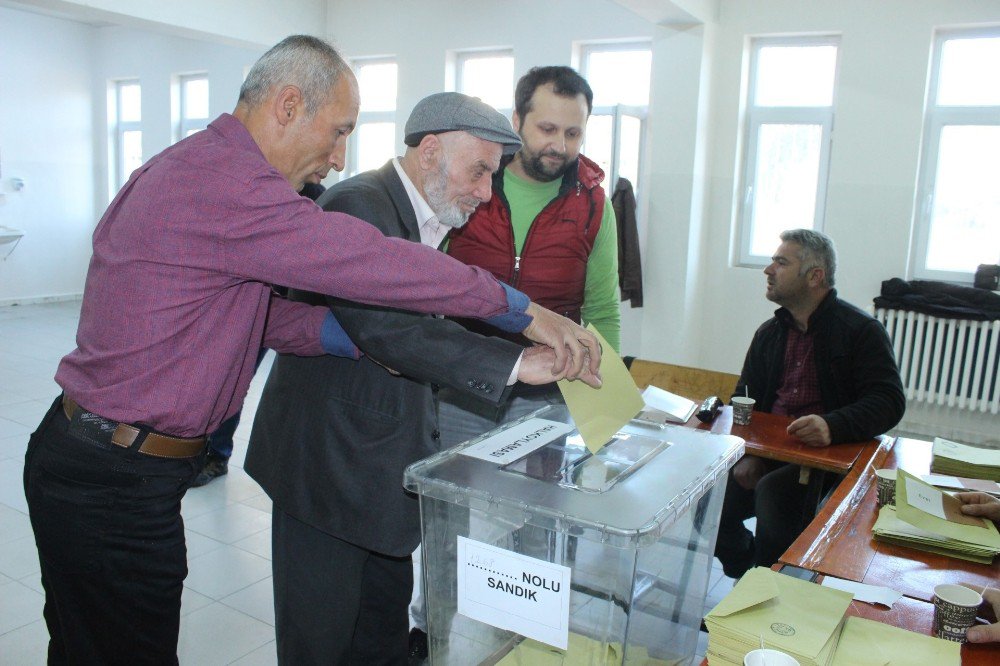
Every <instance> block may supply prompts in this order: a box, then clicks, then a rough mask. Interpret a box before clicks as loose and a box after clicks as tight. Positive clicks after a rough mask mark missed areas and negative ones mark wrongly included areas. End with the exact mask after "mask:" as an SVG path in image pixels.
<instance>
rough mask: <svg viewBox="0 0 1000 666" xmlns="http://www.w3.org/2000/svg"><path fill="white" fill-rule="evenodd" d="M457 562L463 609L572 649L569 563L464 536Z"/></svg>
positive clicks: (500, 625)
mask: <svg viewBox="0 0 1000 666" xmlns="http://www.w3.org/2000/svg"><path fill="white" fill-rule="evenodd" d="M457 566H458V571H457V574H458V612H459V613H461V614H462V615H465V616H466V617H470V618H472V619H473V620H478V621H480V622H485V623H486V624H489V625H491V626H494V627H498V628H500V629H507V630H508V631H516V632H517V633H519V634H521V635H522V636H526V637H528V638H534V639H535V640H537V641H541V642H542V643H547V644H548V645H551V646H553V647H557V648H559V649H560V650H565V649H567V647H568V646H569V596H570V590H569V583H570V574H571V572H572V570H571V569H570V568H569V567H564V566H562V565H561V564H553V563H552V562H546V561H545V560H539V559H535V558H534V557H528V556H526V555H521V554H520V553H514V552H511V551H509V550H503V549H502V548H497V547H496V546H491V545H489V544H485V543H480V542H478V541H473V540H472V539H466V538H465V537H463V536H459V537H458V558H457Z"/></svg>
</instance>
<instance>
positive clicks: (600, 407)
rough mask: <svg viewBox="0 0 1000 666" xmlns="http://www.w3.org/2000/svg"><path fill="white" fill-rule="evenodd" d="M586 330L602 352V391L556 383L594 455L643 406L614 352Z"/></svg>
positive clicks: (566, 381)
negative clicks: (595, 339)
mask: <svg viewBox="0 0 1000 666" xmlns="http://www.w3.org/2000/svg"><path fill="white" fill-rule="evenodd" d="M587 330H589V331H590V332H591V333H593V334H594V335H596V336H597V339H598V340H599V341H600V343H601V348H602V350H603V352H602V353H601V379H602V382H603V384H602V386H601V388H596V389H595V388H593V387H591V386H587V385H586V384H584V383H583V382H581V381H572V382H571V381H568V380H565V379H561V380H559V382H558V383H559V391H560V392H561V393H562V396H563V400H565V401H566V406H567V407H568V408H569V413H570V416H572V417H573V421H574V423H576V428H577V430H579V431H580V436H581V437H582V438H583V443H584V444H586V445H587V449H588V450H589V451H590V452H591V453H597V451H598V450H599V449H600V448H601V447H602V446H604V445H605V444H607V443H608V442H609V441H610V440H611V437H612V436H613V435H614V434H615V433H616V432H618V431H619V430H621V428H622V426H623V425H625V424H626V423H628V422H629V421H631V420H632V418H633V417H635V415H636V414H638V413H639V412H640V411H642V408H643V407H645V403H644V402H643V401H642V395H641V394H640V393H639V389H638V388H637V387H636V385H635V380H633V379H632V375H630V374H629V371H628V368H626V367H625V364H624V363H622V360H621V358H620V357H619V356H618V354H616V353H615V350H614V348H613V347H612V346H611V345H609V344H608V342H607V341H606V340H605V339H604V338H602V337H601V334H600V333H598V332H597V329H596V328H594V327H593V325H588V326H587Z"/></svg>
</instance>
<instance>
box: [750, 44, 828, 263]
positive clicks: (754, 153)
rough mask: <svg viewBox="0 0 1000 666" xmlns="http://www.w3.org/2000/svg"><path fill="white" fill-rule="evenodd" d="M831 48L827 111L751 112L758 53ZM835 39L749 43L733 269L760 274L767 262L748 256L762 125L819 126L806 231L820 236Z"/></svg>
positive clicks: (756, 108)
mask: <svg viewBox="0 0 1000 666" xmlns="http://www.w3.org/2000/svg"><path fill="white" fill-rule="evenodd" d="M773 46H786V47H793V46H794V47H803V46H833V47H835V48H836V49H837V58H836V62H835V64H834V74H833V91H832V93H831V96H830V105H829V106H766V107H760V106H757V105H756V104H755V103H754V102H755V96H756V93H757V77H758V74H759V61H760V51H761V49H763V48H766V47H773ZM840 53H841V49H840V36H839V35H832V34H831V35H790V36H783V37H753V38H751V40H750V44H749V66H748V71H747V86H746V94H745V95H744V104H745V109H746V110H745V114H744V115H745V120H744V124H743V131H744V132H745V134H744V145H745V149H744V154H743V159H742V165H741V168H740V187H739V189H738V190H737V192H738V193H739V196H738V198H737V207H738V214H737V215H736V219H737V221H738V233H737V238H738V241H739V246H738V255H737V261H736V265H738V266H744V267H748V268H763V267H764V266H767V265H768V264H769V263H770V262H771V256H770V254H767V255H760V254H753V252H752V251H751V248H752V246H753V237H754V229H753V218H754V211H755V208H754V203H755V201H754V189H755V187H756V173H757V159H758V150H759V147H760V145H759V143H760V130H761V128H763V127H764V126H766V125H808V126H815V125H819V126H820V127H821V128H822V130H821V138H820V155H819V169H818V172H817V174H816V201H815V205H814V206H813V220H812V227H811V228H812V229H814V230H816V231H822V230H823V227H824V224H825V221H826V220H825V217H826V198H827V186H828V184H829V179H830V156H831V153H832V149H833V133H834V120H835V116H836V111H835V109H836V106H837V89H838V82H839V80H840Z"/></svg>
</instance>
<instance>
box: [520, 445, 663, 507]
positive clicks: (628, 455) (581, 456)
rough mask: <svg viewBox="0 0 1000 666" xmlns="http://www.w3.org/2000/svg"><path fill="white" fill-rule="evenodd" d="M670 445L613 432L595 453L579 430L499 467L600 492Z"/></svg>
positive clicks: (579, 488) (568, 485)
mask: <svg viewBox="0 0 1000 666" xmlns="http://www.w3.org/2000/svg"><path fill="white" fill-rule="evenodd" d="M669 446H670V443H669V442H667V441H664V440H658V439H654V438H652V437H645V436H643V435H636V434H630V433H623V432H619V433H616V434H615V436H614V437H612V438H611V440H609V441H608V443H607V444H605V445H604V446H603V447H602V448H601V449H600V450H598V452H597V453H596V454H591V453H590V452H589V451H588V450H587V447H586V445H585V444H584V443H583V438H582V437H580V435H579V434H578V433H573V434H570V435H567V436H563V437H559V438H558V439H556V440H553V441H552V442H550V443H549V444H547V445H545V446H543V447H541V448H539V449H536V450H535V451H532V452H531V453H529V454H528V455H526V456H524V457H523V458H520V459H518V460H515V461H513V462H511V463H508V464H506V465H503V466H502V467H501V469H503V470H504V471H506V472H511V473H514V474H521V475H524V476H527V477H529V478H532V479H537V480H539V481H547V482H550V483H556V484H558V485H560V486H562V487H565V488H572V489H575V490H579V491H583V492H591V493H602V492H606V491H608V490H610V489H611V488H612V487H614V485H615V484H616V483H618V482H620V481H622V480H623V479H625V478H627V477H628V476H629V475H631V474H634V473H635V472H636V471H637V470H639V469H640V468H642V466H643V465H645V464H646V463H647V462H649V461H650V460H651V459H652V458H653V457H654V456H655V455H656V454H658V453H659V452H660V451H663V450H664V449H666V448H667V447H669Z"/></svg>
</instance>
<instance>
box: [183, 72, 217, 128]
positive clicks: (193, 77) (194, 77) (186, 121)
mask: <svg viewBox="0 0 1000 666" xmlns="http://www.w3.org/2000/svg"><path fill="white" fill-rule="evenodd" d="M198 80H204V81H205V85H206V86H208V89H209V100H211V83H210V81H209V80H208V72H195V73H190V74H179V75H177V103H178V107H177V123H176V125H175V136H174V141H175V142H177V141H180V140H181V139H183V138H185V137H187V135H188V132H189V131H190V130H203V129H205V128H207V127H208V122H209V119H210V118H211V116H212V109H211V105H209V110H208V114H207V115H206V116H205V117H204V118H188V117H187V115H186V114H185V109H186V108H187V84H188V83H189V82H191V81H198Z"/></svg>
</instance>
